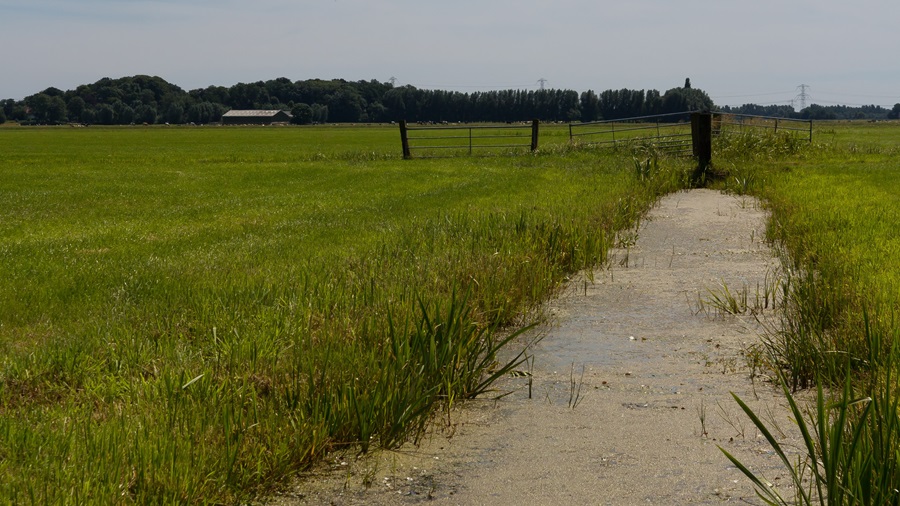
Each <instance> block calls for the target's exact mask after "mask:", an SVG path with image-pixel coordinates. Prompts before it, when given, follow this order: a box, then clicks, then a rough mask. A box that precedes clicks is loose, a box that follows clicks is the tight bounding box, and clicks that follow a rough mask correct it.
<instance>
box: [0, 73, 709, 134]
mask: <svg viewBox="0 0 900 506" xmlns="http://www.w3.org/2000/svg"><path fill="white" fill-rule="evenodd" d="M685 84H686V86H684V87H678V88H672V89H670V90H668V91H666V92H665V93H660V92H659V91H657V90H647V91H644V90H627V89H622V90H607V91H603V92H601V93H599V94H598V93H595V92H594V91H593V90H588V91H585V92H582V93H579V92H577V91H574V90H563V89H546V90H545V89H542V90H500V91H486V92H473V93H462V92H456V91H444V90H429V89H419V88H416V87H414V86H409V85H407V86H394V85H393V84H391V83H389V82H379V81H377V80H371V81H355V82H353V81H345V80H343V79H332V80H321V79H310V80H302V81H291V80H290V79H287V78H284V77H281V78H278V79H272V80H269V81H258V82H255V83H238V84H235V85H233V86H231V87H225V86H209V87H207V88H201V89H196V90H190V91H184V90H183V89H181V88H179V87H178V86H176V85H174V84H171V83H169V82H167V81H165V80H164V79H162V78H160V77H155V76H144V75H138V76H132V77H122V78H119V79H110V78H103V79H100V80H99V81H97V82H95V83H93V84H84V85H81V86H78V87H77V88H75V89H74V90H68V91H63V90H60V89H58V88H47V89H45V90H44V91H41V92H39V93H35V94H34V95H31V96H28V97H26V98H25V99H24V100H20V101H16V100H12V99H7V100H2V101H0V105H2V108H0V114H3V117H4V118H3V119H7V118H8V119H11V120H15V121H18V122H20V123H23V124H60V123H69V122H77V123H84V124H101V125H122V124H156V123H170V124H183V123H195V124H204V123H214V122H218V121H219V120H220V119H221V117H222V115H223V114H224V113H225V112H227V111H228V110H230V109H269V110H285V111H289V112H291V114H292V115H293V117H294V119H293V121H294V122H295V123H298V124H311V123H326V122H330V123H366V122H374V123H381V122H391V121H400V120H406V121H413V122H445V121H446V122H487V121H501V122H504V121H529V120H532V119H538V120H541V121H594V120H600V119H619V118H626V117H633V116H641V115H651V114H661V113H668V112H683V111H687V110H693V109H706V110H710V109H712V108H713V103H712V100H711V99H710V98H709V96H708V95H707V94H706V93H705V92H703V91H701V90H699V89H694V88H691V87H690V83H689V80H688V81H686V83H685Z"/></svg>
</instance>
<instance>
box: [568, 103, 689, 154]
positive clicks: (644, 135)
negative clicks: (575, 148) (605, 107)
mask: <svg viewBox="0 0 900 506" xmlns="http://www.w3.org/2000/svg"><path fill="white" fill-rule="evenodd" d="M691 114H692V112H690V111H688V112H679V113H671V114H656V115H653V116H636V117H633V118H622V119H615V120H604V121H592V122H588V123H572V124H570V125H569V140H570V141H571V142H573V143H578V144H582V145H588V146H613V147H617V146H619V145H622V144H625V145H629V146H641V145H647V144H650V145H653V146H655V147H656V148H657V149H659V150H660V151H665V152H666V153H669V154H671V155H676V156H691V155H692V154H693V145H692V133H691V124H690V119H691Z"/></svg>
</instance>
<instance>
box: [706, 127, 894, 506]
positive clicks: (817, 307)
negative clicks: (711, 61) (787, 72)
mask: <svg viewBox="0 0 900 506" xmlns="http://www.w3.org/2000/svg"><path fill="white" fill-rule="evenodd" d="M898 145H900V124H898V123H896V122H886V123H865V122H833V123H816V125H815V128H814V140H813V143H812V144H804V143H798V142H796V139H790V138H788V137H778V136H773V135H763V136H744V137H734V138H731V139H727V140H722V141H721V142H720V146H719V152H720V153H726V154H727V155H726V156H724V157H722V158H720V159H718V168H719V169H720V170H722V171H723V172H724V173H725V174H726V180H725V181H724V184H725V186H726V187H727V188H730V189H731V190H732V191H737V192H750V193H754V194H757V195H759V196H760V197H761V198H762V199H763V201H764V203H765V205H766V207H767V208H768V209H769V210H770V211H771V213H772V215H771V219H770V223H769V228H768V236H769V238H770V240H772V241H773V244H775V245H776V246H777V247H778V248H779V249H780V250H781V251H782V253H783V256H782V257H783V263H784V265H785V269H784V271H783V272H782V273H781V274H780V283H779V291H780V292H781V293H782V295H783V306H782V308H781V320H780V329H778V330H774V329H773V331H771V332H770V333H768V334H767V335H766V336H765V337H764V343H765V347H766V350H767V352H768V356H769V357H770V360H771V363H770V365H771V367H772V370H773V371H774V372H775V373H777V374H778V375H780V378H781V379H780V381H781V382H782V384H783V385H784V389H785V394H786V396H787V398H788V400H789V401H790V406H791V410H792V417H793V419H794V420H796V423H797V426H798V428H799V429H800V431H801V434H802V436H803V438H802V440H803V444H804V446H803V448H801V452H802V453H803V456H802V457H801V458H799V459H797V458H795V457H792V456H791V454H790V452H789V451H788V449H787V448H784V447H782V445H781V444H780V443H779V440H778V437H777V434H778V431H777V429H776V428H774V427H769V426H768V424H767V423H766V422H764V421H763V420H762V419H761V417H760V416H757V414H754V413H753V412H752V411H751V410H750V409H749V408H747V407H746V405H744V404H742V407H743V408H744V410H745V411H746V412H747V414H748V415H749V416H750V417H751V419H752V420H753V422H754V424H755V425H756V426H757V427H758V428H759V430H760V432H761V433H762V434H763V435H764V436H765V437H766V438H767V439H769V441H770V442H771V443H772V446H773V448H774V449H775V450H776V454H777V455H778V456H779V457H780V458H781V459H782V460H783V461H784V464H785V466H786V467H788V468H789V469H791V474H790V477H791V479H790V480H788V483H782V484H781V486H780V487H772V486H771V485H768V484H766V483H767V482H766V478H765V477H763V476H758V475H756V474H755V473H754V472H753V471H751V470H748V469H745V468H742V470H744V472H745V473H746V474H747V475H748V476H749V477H750V478H751V479H752V480H754V483H756V485H757V490H758V492H759V495H760V497H761V498H762V499H763V500H764V501H765V502H766V503H767V504H871V505H875V504H879V505H880V504H898V502H900V493H898V489H900V472H898V469H900V467H898V464H900V451H898V448H900V387H898V385H900V383H898V377H900V376H898V373H900V370H898V366H900V331H898V321H897V316H898V314H900V233H898V230H900V229H898V224H900V163H898V161H897V153H898ZM714 163H715V162H714ZM809 387H815V388H817V392H816V395H815V398H816V400H815V404H814V405H812V406H808V407H807V406H804V405H803V404H802V403H800V402H799V401H796V400H795V399H794V397H793V393H794V392H795V391H796V390H799V389H804V388H809ZM773 434H775V435H773ZM734 462H735V463H736V464H737V465H738V466H740V463H739V462H737V461H734ZM770 479H771V477H770ZM789 489H792V490H791V492H789V493H788V492H787V490H789ZM782 494H783V495H782Z"/></svg>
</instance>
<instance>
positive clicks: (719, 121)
mask: <svg viewBox="0 0 900 506" xmlns="http://www.w3.org/2000/svg"><path fill="white" fill-rule="evenodd" d="M712 128H713V135H721V134H734V133H744V132H750V131H759V130H764V131H772V132H773V133H778V132H794V133H795V134H797V135H802V136H804V137H806V138H807V139H808V140H809V142H812V140H813V122H812V120H811V119H794V118H776V117H774V116H756V115H752V114H721V113H715V114H713V120H712Z"/></svg>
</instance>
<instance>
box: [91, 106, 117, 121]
mask: <svg viewBox="0 0 900 506" xmlns="http://www.w3.org/2000/svg"><path fill="white" fill-rule="evenodd" d="M95 114H96V118H95V119H96V121H97V123H99V124H101V125H115V124H116V112H115V111H114V110H113V108H112V106H111V105H109V104H100V105H98V106H97V107H96V109H95Z"/></svg>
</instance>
